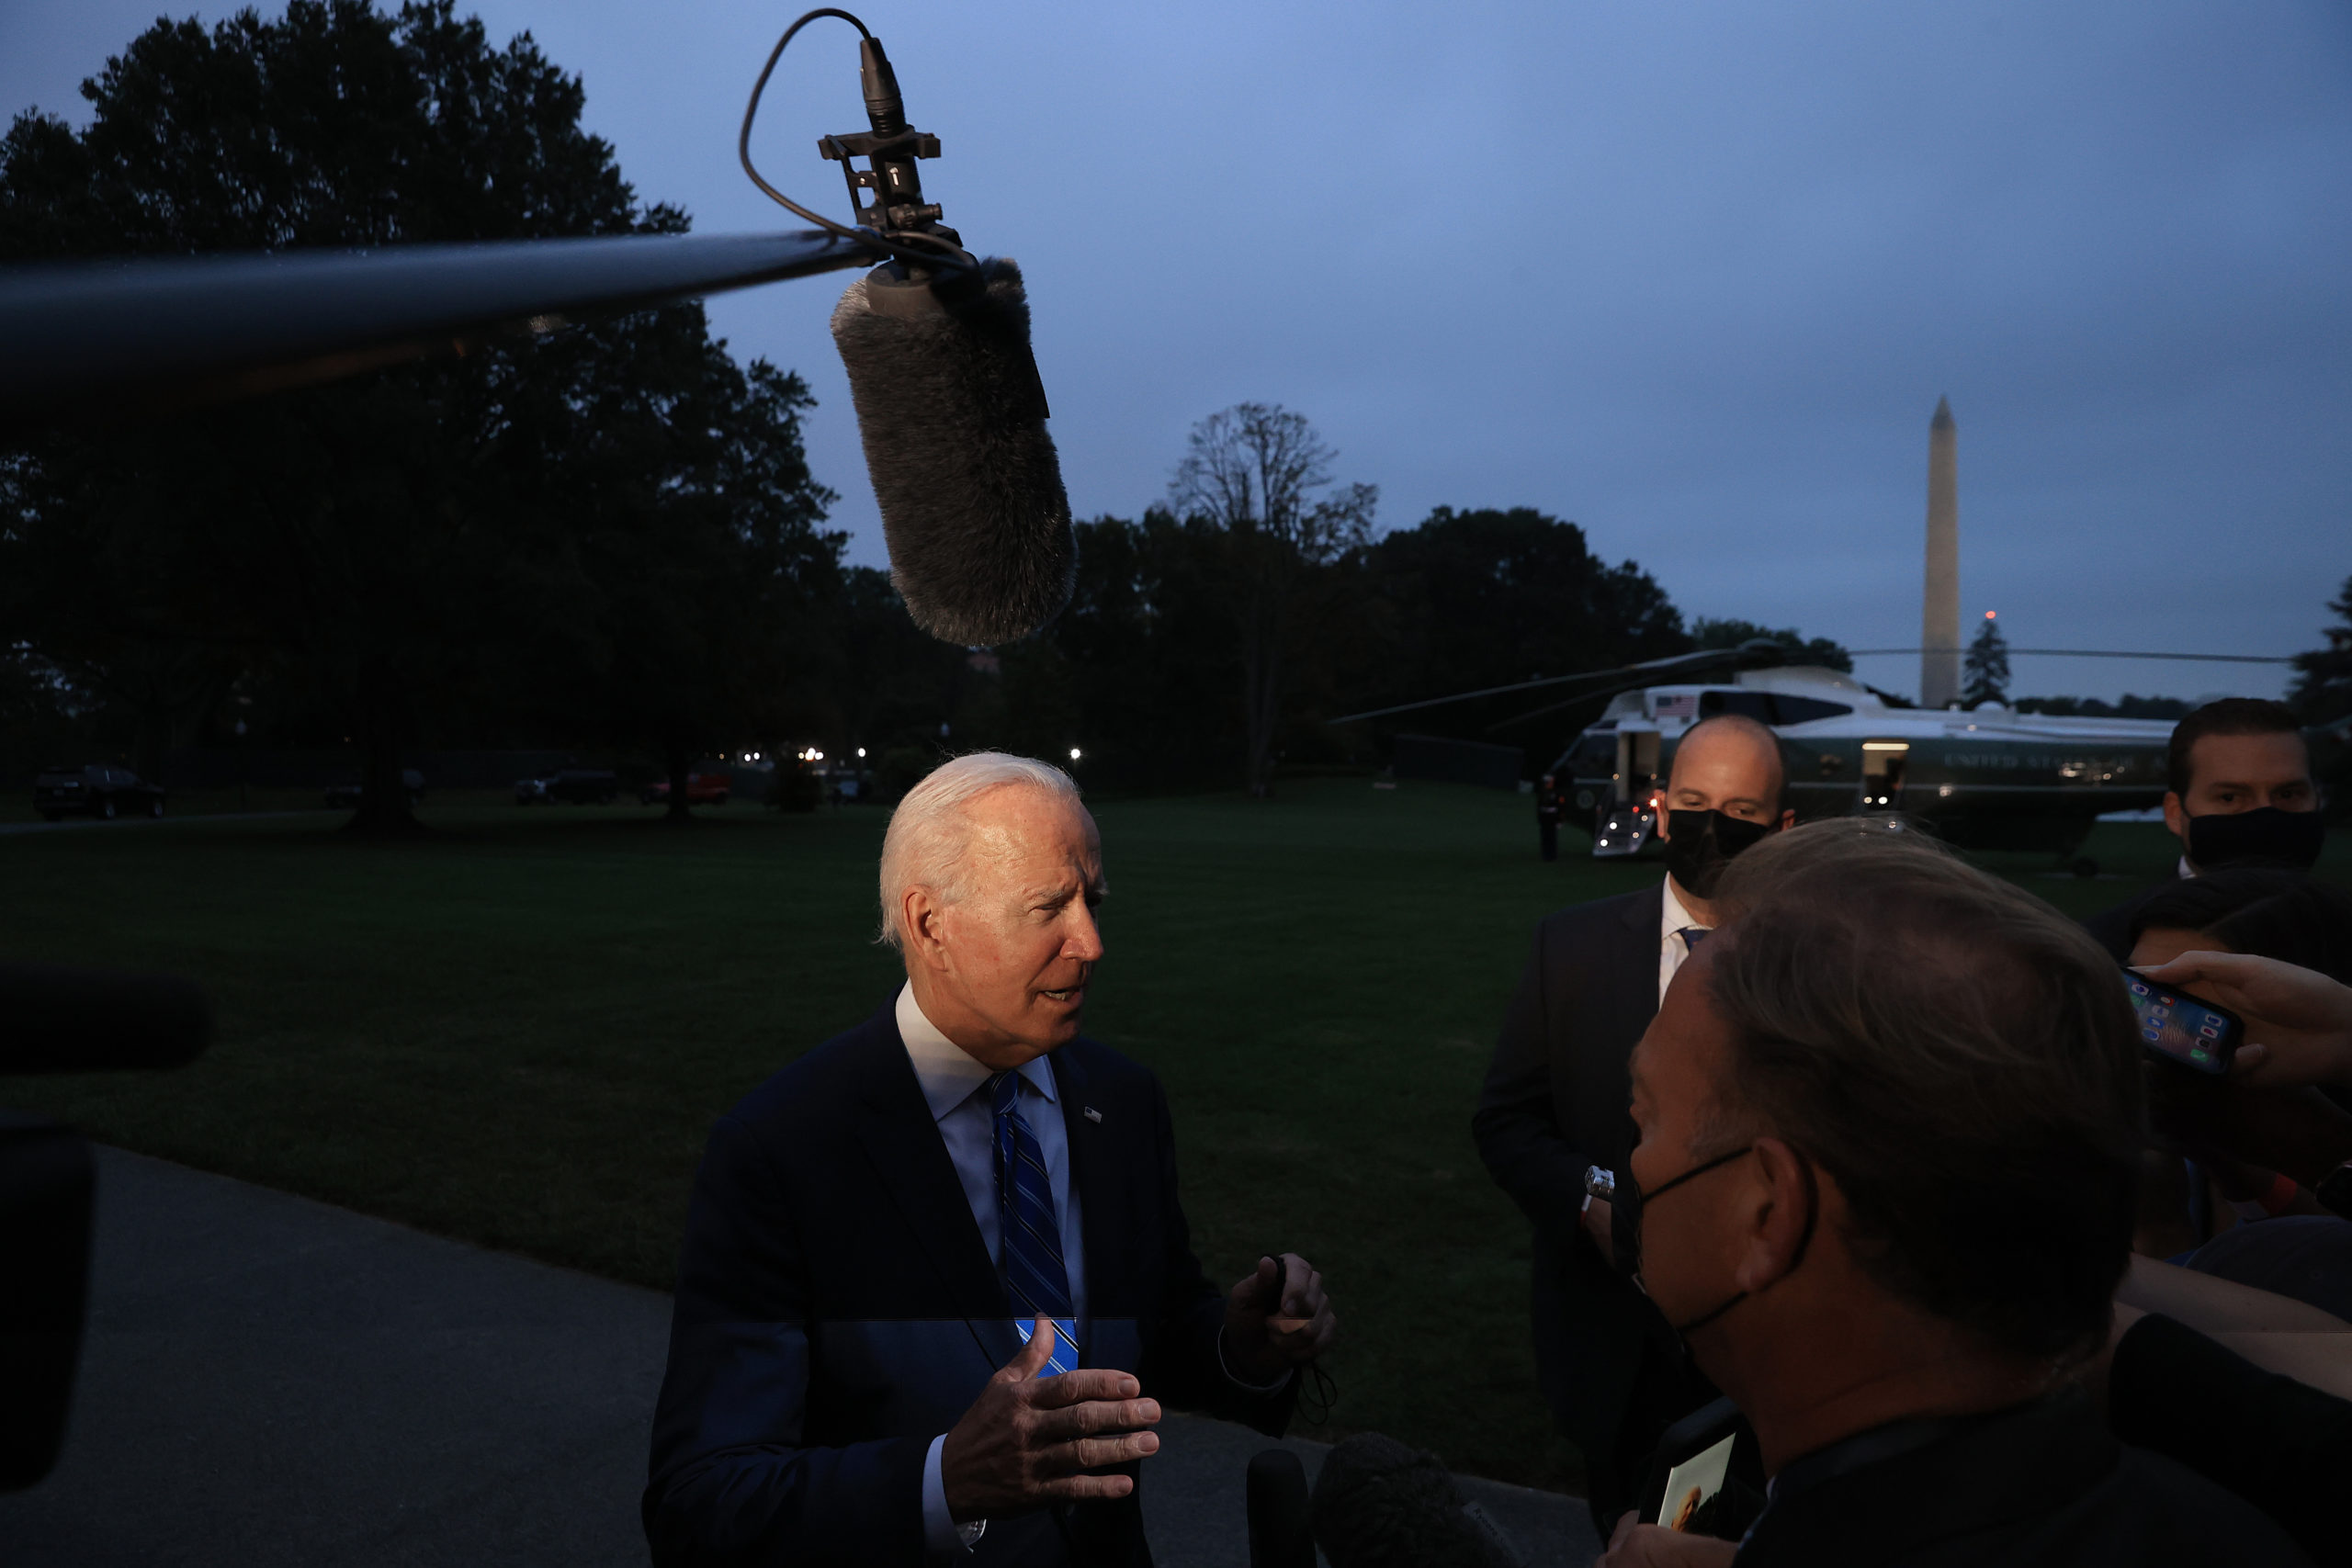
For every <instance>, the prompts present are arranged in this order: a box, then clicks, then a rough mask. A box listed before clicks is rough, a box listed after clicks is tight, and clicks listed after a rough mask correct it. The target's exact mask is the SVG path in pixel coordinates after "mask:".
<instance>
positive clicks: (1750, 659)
mask: <svg viewBox="0 0 2352 1568" xmlns="http://www.w3.org/2000/svg"><path fill="white" fill-rule="evenodd" d="M1788 651H1789V650H1788V649H1785V648H1783V647H1781V645H1780V644H1779V643H1777V642H1772V641H1770V640H1769V639H1767V638H1764V637H1755V638H1751V639H1750V640H1749V641H1747V642H1744V643H1741V644H1740V645H1739V646H1738V647H1737V648H1709V649H1700V650H1699V651H1698V652H1696V653H1677V654H1672V655H1669V656H1668V657H1667V658H1665V659H1650V660H1643V661H1642V662H1641V663H1639V664H1624V665H1620V666H1618V667H1617V668H1616V669H1613V670H1587V671H1582V672H1580V673H1578V674H1575V675H1546V676H1543V677H1541V678H1539V679H1537V680H1533V681H1514V682H1511V683H1510V685H1507V686H1484V687H1481V688H1479V689H1478V690H1477V691H1475V692H1456V693H1454V694H1453V695H1451V696H1444V697H1424V698H1422V699H1421V700H1420V701H1419V702H1412V703H1398V704H1397V705H1395V706H1393V707H1385V708H1373V709H1371V710H1369V711H1368V712H1364V713H1351V714H1349V715H1347V716H1344V717H1340V718H1332V719H1326V720H1324V722H1325V723H1327V724H1355V723H1358V722H1360V721H1362V720H1364V719H1368V718H1386V717H1388V716H1391V715H1393V714H1400V713H1415V712H1419V710H1421V709H1423V708H1434V707H1443V706H1445V705H1447V704H1449V703H1466V702H1470V701H1472V700H1474V699H1476V698H1478V697H1494V696H1500V695H1501V694H1504V693H1506V692H1529V691H1534V690H1536V689H1537V688H1539V687H1545V686H1566V685H1575V684H1581V683H1587V682H1598V683H1600V684H1601V685H1608V683H1609V682H1612V681H1613V682H1618V683H1617V684H1616V685H1614V686H1612V687H1611V688H1610V689H1611V691H1612V692H1622V691H1625V690H1628V689H1629V688H1631V687H1634V686H1639V685H1643V684H1645V683H1646V682H1651V681H1654V680H1660V679H1671V678H1673V677H1675V676H1678V675H1703V674H1706V673H1708V672H1709V671H1715V670H1721V669H1726V668H1728V669H1733V670H1766V669H1770V668H1771V667H1773V666H1774V665H1778V664H1781V663H1785V662H1786V661H1787V655H1788ZM1591 695H1593V694H1592V693H1586V694H1584V695H1582V696H1578V697H1576V698H1573V699H1571V701H1575V702H1581V701H1584V700H1586V698H1587V697H1589V696H1591ZM1559 706H1563V707H1565V706H1567V704H1566V703H1563V704H1560V705H1559ZM1544 711H1546V712H1549V711H1550V710H1549V709H1546V710H1544Z"/></svg>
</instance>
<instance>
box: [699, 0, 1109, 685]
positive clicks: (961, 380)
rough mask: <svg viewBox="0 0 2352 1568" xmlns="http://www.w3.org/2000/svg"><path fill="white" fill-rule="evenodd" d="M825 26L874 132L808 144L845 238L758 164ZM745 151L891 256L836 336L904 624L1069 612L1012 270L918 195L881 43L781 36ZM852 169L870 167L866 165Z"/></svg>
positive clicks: (1071, 564) (949, 638)
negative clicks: (841, 194)
mask: <svg viewBox="0 0 2352 1568" xmlns="http://www.w3.org/2000/svg"><path fill="white" fill-rule="evenodd" d="M816 17H839V18H841V19H842V20H843V21H846V22H849V23H850V24H851V25H852V26H854V27H855V28H857V30H858V32H859V33H860V35H862V36H861V40H860V42H859V45H858V77H859V87H860V90H861V92H862V94H863V96H864V97H865V112H866V120H867V122H868V124H869V126H870V127H871V130H868V131H861V132H856V133H853V134H844V135H840V136H827V137H824V138H821V139H820V141H819V142H818V144H817V145H818V151H819V152H820V154H821V155H822V156H823V157H825V158H827V159H829V160H831V161H834V162H837V163H839V164H841V165H842V178H843V180H844V181H845V182H846V183H847V186H848V189H849V197H850V205H851V208H852V209H853V210H854V213H855V215H856V217H857V220H858V224H859V226H858V227H857V228H855V229H849V228H845V227H843V226H842V225H841V224H838V223H835V222H833V221H831V220H830V219H826V218H824V217H822V216H821V215H820V214H818V213H815V212H811V211H810V210H809V209H807V208H804V207H801V206H800V205H799V204H798V203H797V202H794V201H792V200H791V199H790V198H789V197H786V196H785V195H784V194H783V193H782V192H781V191H778V190H776V189H775V187H774V186H770V185H769V184H768V183H767V182H766V181H765V180H763V179H762V178H761V177H760V175H759V172H758V171H757V170H756V169H754V168H753V167H752V160H751V129H752V116H753V115H754V114H755V113H756V112H757V111H758V108H759V101H760V93H761V91H762V89H763V88H764V87H765V86H766V85H767V80H768V76H769V74H770V73H771V72H773V71H774V70H775V62H776V60H777V58H778V57H779V56H781V55H782V54H783V52H784V49H785V46H786V44H788V43H790V42H791V41H792V36H793V34H794V33H797V32H798V31H799V30H800V28H802V27H804V26H805V25H807V24H808V23H809V22H810V21H812V20H814V19H815V18H816ZM739 148H740V151H741V153H742V161H743V167H744V170H745V172H746V173H748V174H750V175H751V176H752V181H753V183H755V184H756V185H758V186H759V187H760V188H761V189H762V190H763V191H765V192H766V193H767V194H768V195H769V196H770V197H774V198H775V200H777V201H779V202H782V203H783V204H784V205H785V206H786V207H787V208H789V209H791V210H793V211H794V212H797V213H798V214H800V215H801V216H802V217H804V218H808V219H809V220H812V221H814V222H817V223H820V224H822V225H823V226H824V227H826V228H828V229H831V230H832V231H835V232H837V233H840V234H842V235H843V236H844V237H847V238H852V239H856V240H859V241H861V242H863V243H866V244H868V245H871V246H875V247H876V248H878V249H881V250H884V251H887V252H888V253H889V254H890V255H891V256H892V258H893V259H892V260H891V261H890V262H888V264H886V265H882V266H879V267H876V269H875V270H874V271H872V272H870V273H868V274H867V275H866V276H864V277H862V278H860V279H859V280H858V281H857V282H855V283H853V284H851V285H850V287H849V289H848V291H847V292H845V293H844V294H843V295H842V299H841V303H840V305H839V306H838V307H836V308H835V310H834V311H833V319H832V332H833V344H834V346H835V347H836V348H837V349H839V350H840V352H841V356H842V367H843V368H844V369H845V370H847V371H848V373H849V383H850V399H851V401H852V403H853V404H854V406H855V408H856V410H857V423H858V434H859V438H860V440H861V442H862V443H863V445H864V446H865V466H866V471H867V473H868V474H869V475H870V476H871V477H872V479H873V481H874V499H875V502H876V505H877V506H878V507H879V508H880V510H881V513H882V536H883V540H884V543H885V544H886V545H887V546H888V549H889V552H890V577H891V581H892V583H893V584H894V585H895V586H896V587H897V589H898V591H899V597H900V598H901V599H903V600H905V601H906V605H907V613H908V614H909V615H910V616H912V617H913V619H914V622H915V624H916V625H917V626H921V627H922V629H923V630H925V631H927V632H929V633H930V634H931V635H932V636H933V637H938V638H940V639H941V640H942V641H945V642H953V643H960V644H964V645H967V646H979V645H988V644H994V643H1001V642H1012V641H1014V640H1017V639H1018V638H1021V637H1026V636H1028V635H1029V634H1030V633H1031V632H1033V631H1035V630H1036V629H1037V628H1038V627H1039V626H1043V625H1044V624H1045V623H1046V622H1047V621H1048V620H1051V619H1052V618H1053V617H1054V615H1057V613H1058V612H1059V611H1060V610H1061V607H1062V606H1063V605H1064V604H1068V603H1069V595H1070V590H1071V588H1072V586H1073V584H1074V583H1075V581H1076V575H1077V570H1078V543H1077V538H1076V536H1075V534H1074V532H1073V531H1072V529H1071V526H1070V514H1069V496H1068V495H1067V494H1066V493H1065V492H1064V491H1063V488H1062V477H1061V461H1060V458H1059V457H1057V455H1056V453H1055V451H1054V442H1053V437H1052V436H1050V435H1048V434H1046V418H1047V417H1048V413H1049V410H1048V409H1047V406H1046V391H1045V385H1044V383H1043V382H1042V381H1041V380H1040V379H1039V378H1038V375H1037V362H1036V358H1035V355H1032V353H1031V352H1030V348H1029V300H1028V295H1027V293H1026V291H1025V289H1024V288H1023V284H1022V278H1021V269H1020V268H1019V267H1018V266H1016V265H1014V264H1013V263H1012V261H1011V260H1009V259H1005V258H989V259H986V260H981V259H976V258H975V257H973V256H972V255H971V254H969V253H967V251H965V250H964V249H963V240H962V236H961V235H959V234H957V233H956V231H955V230H953V229H950V228H947V227H946V226H944V224H943V223H941V222H940V216H941V214H940V209H939V207H938V205H937V204H936V203H934V202H930V201H926V200H925V199H924V198H923V194H922V178H921V175H920V173H919V171H918V170H917V167H916V163H917V160H919V159H923V158H935V157H937V156H939V139H938V138H937V137H935V136H932V135H929V134H927V133H925V132H922V131H920V130H913V129H911V128H910V126H909V124H908V121H907V114H906V103H905V100H904V97H903V96H902V95H901V94H900V92H899V81H898V73H897V72H896V71H895V70H893V69H892V67H891V65H890V61H889V57H888V54H886V53H885V52H884V51H883V48H882V43H881V40H880V39H876V37H874V35H873V34H872V33H870V32H868V31H867V30H866V28H865V24H864V23H863V22H860V21H858V19H857V18H856V17H853V16H851V15H850V14H849V13H848V12H846V11H840V10H835V9H832V8H831V7H825V8H822V9H820V10H816V11H811V12H809V14H808V15H807V16H805V17H801V18H800V19H799V20H798V21H796V22H794V23H793V24H792V26H791V28H788V29H786V32H785V35H784V37H783V39H780V40H778V42H777V44H776V47H775V53H773V54H771V55H770V56H769V57H768V68H767V70H764V71H763V72H761V73H760V80H759V83H758V85H755V86H754V87H753V88H752V102H751V105H750V107H747V108H746V109H745V111H744V115H743V131H742V136H741V141H740V143H739ZM858 158H865V159H866V160H867V162H868V164H869V165H870V166H869V167H867V168H864V169H861V168H859V167H858V166H857V164H856V162H855V160H857V159H858ZM866 192H871V193H872V194H873V200H872V201H871V202H868V201H866V200H865V193H866Z"/></svg>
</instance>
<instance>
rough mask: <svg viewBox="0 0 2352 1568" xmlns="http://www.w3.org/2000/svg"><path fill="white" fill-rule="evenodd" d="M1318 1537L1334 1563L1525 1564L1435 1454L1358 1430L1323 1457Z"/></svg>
mask: <svg viewBox="0 0 2352 1568" xmlns="http://www.w3.org/2000/svg"><path fill="white" fill-rule="evenodd" d="M1313 1516H1314V1519H1315V1543H1316V1544H1317V1546H1320V1547H1321V1548H1322V1549H1323V1555H1324V1556H1325V1557H1326V1558H1327V1559H1329V1562H1330V1564H1331V1568H1522V1563H1523V1561H1524V1560H1523V1559H1522V1558H1521V1555H1520V1552H1519V1549H1518V1547H1517V1546H1516V1545H1515V1544H1514V1543H1512V1542H1511V1541H1510V1540H1508V1539H1507V1538H1506V1537H1504V1535H1503V1534H1502V1532H1501V1531H1500V1530H1499V1529H1497V1528H1496V1527H1495V1525H1494V1523H1493V1521H1492V1520H1490V1519H1488V1518H1487V1516H1486V1514H1485V1513H1484V1512H1483V1511H1481V1510H1480V1509H1478V1508H1477V1507H1476V1506H1475V1505H1472V1504H1470V1503H1469V1502H1467V1501H1466V1500H1465V1499H1464V1497H1463V1495H1462V1489H1461V1488H1460V1487H1458V1486H1456V1485H1455V1484H1454V1482H1453V1473H1452V1472H1449V1471H1448V1470H1447V1469H1446V1468H1445V1465H1444V1464H1443V1462H1442V1461H1440V1460H1439V1459H1438V1457H1437V1455H1435V1454H1433V1453H1425V1452H1423V1451H1421V1450H1419V1449H1409V1448H1407V1447H1406V1446H1405V1445H1404V1444H1403V1443H1400V1442H1398V1441H1397V1439H1396V1438H1390V1437H1384V1436H1383V1435H1381V1434H1380V1433H1378V1432H1359V1433H1358V1434H1356V1436H1354V1437H1352V1438H1348V1439H1347V1440H1346V1441H1344V1442H1342V1443H1340V1445H1339V1446H1338V1447H1336V1448H1334V1449H1333V1450H1331V1451H1330V1452H1329V1453H1328V1454H1326V1455H1324V1456H1323V1469H1322V1472H1321V1473H1319V1474H1318V1475H1317V1476H1316V1478H1315V1501H1314V1505H1313Z"/></svg>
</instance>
